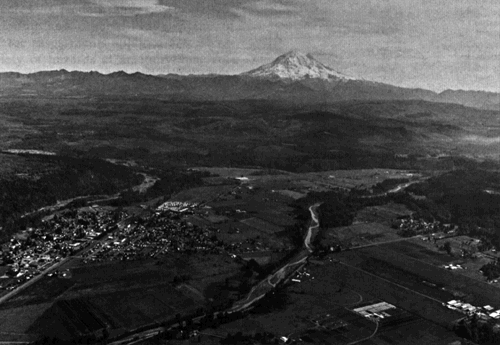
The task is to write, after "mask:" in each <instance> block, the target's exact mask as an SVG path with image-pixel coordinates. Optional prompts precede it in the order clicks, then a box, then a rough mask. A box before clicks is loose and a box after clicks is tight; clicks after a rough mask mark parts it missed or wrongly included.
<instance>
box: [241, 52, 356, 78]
mask: <svg viewBox="0 0 500 345" xmlns="http://www.w3.org/2000/svg"><path fill="white" fill-rule="evenodd" d="M242 75H245V76H251V77H258V78H280V79H291V80H301V79H307V78H316V79H326V80H339V79H340V80H352V79H355V78H353V77H349V76H347V75H345V74H342V73H339V72H337V71H334V70H333V69H331V68H330V67H327V66H325V65H324V64H322V63H321V62H319V61H318V60H316V59H315V58H314V57H313V56H312V55H311V54H307V55H306V54H303V53H300V52H298V51H290V52H288V53H286V54H283V55H280V56H278V57H277V58H276V59H275V60H274V61H273V62H271V63H269V64H266V65H263V66H260V67H258V68H256V69H253V70H251V71H248V72H245V73H243V74H242Z"/></svg>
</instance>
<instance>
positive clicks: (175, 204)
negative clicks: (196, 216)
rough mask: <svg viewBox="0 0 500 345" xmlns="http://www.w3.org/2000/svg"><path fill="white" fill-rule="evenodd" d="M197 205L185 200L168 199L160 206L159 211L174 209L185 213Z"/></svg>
mask: <svg viewBox="0 0 500 345" xmlns="http://www.w3.org/2000/svg"><path fill="white" fill-rule="evenodd" d="M196 206H198V204H193V203H190V202H185V201H167V202H165V203H163V204H161V205H160V206H158V211H173V212H180V213H184V212H187V211H189V210H192V209H193V208H195V207H196Z"/></svg>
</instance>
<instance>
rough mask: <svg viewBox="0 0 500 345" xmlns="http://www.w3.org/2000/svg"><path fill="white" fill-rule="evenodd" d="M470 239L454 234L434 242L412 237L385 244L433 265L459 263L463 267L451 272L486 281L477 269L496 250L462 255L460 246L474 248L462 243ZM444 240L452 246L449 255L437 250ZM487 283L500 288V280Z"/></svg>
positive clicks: (488, 260)
mask: <svg viewBox="0 0 500 345" xmlns="http://www.w3.org/2000/svg"><path fill="white" fill-rule="evenodd" d="M471 240H473V239H471V238H470V237H468V236H456V237H451V238H446V239H441V240H436V243H434V242H433V241H422V240H417V239H412V240H409V241H404V242H398V243H392V244H390V245H387V247H388V248H390V250H392V251H395V252H399V253H402V254H405V255H408V256H410V257H412V258H415V259H418V260H422V261H424V262H426V263H429V264H431V265H435V266H443V265H448V264H455V265H457V264H458V265H461V266H462V267H464V269H458V270H454V271H453V273H455V274H461V275H464V276H467V277H469V278H472V279H475V280H478V281H480V282H486V281H487V279H486V277H485V276H484V275H483V274H482V272H480V271H479V270H480V269H481V267H483V266H484V265H486V264H487V263H490V262H492V261H494V260H495V258H496V257H498V254H497V253H496V252H485V253H479V252H478V253H477V254H475V256H474V257H462V256H461V248H466V249H474V245H473V244H472V245H470V246H468V245H463V243H470V242H471ZM445 242H450V245H451V248H452V249H451V255H449V254H447V253H446V252H444V251H442V250H439V247H441V246H442V245H443V244H444V243H445ZM489 285H492V286H495V287H497V288H500V282H497V283H492V282H490V283H489Z"/></svg>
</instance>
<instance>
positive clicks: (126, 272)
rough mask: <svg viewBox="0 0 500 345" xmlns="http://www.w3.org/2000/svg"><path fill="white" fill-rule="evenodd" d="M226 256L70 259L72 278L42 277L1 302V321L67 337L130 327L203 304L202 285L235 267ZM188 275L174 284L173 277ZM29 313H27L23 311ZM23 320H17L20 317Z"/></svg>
mask: <svg viewBox="0 0 500 345" xmlns="http://www.w3.org/2000/svg"><path fill="white" fill-rule="evenodd" d="M240 267H241V265H240V264H239V263H237V262H236V261H235V260H233V259H231V258H230V257H229V256H222V255H212V254H206V255H203V254H201V255H196V254H193V255H191V256H189V257H185V256H180V255H177V256H176V255H170V256H165V257H163V258H159V259H157V260H143V261H130V262H127V261H123V262H108V263H102V264H95V265H88V264H87V265H78V264H76V265H75V263H73V264H71V265H68V267H62V269H70V270H71V278H69V279H63V278H55V277H44V278H43V279H41V280H40V281H39V282H37V283H35V284H33V285H32V286H30V287H28V288H27V289H25V290H23V291H22V292H21V293H20V294H18V295H17V296H15V297H14V298H12V299H11V300H9V301H7V302H6V303H4V304H2V306H1V308H0V325H2V328H1V329H3V325H5V329H9V330H10V331H11V332H16V331H18V332H20V333H23V332H28V333H31V334H35V333H36V334H53V333H50V332H51V331H54V332H58V333H57V334H61V335H62V336H66V337H67V338H71V337H73V336H78V335H81V334H84V333H86V332H91V331H95V330H98V329H99V328H102V327H103V325H108V326H109V327H111V329H114V330H120V329H123V330H130V329H134V328H137V327H140V326H142V325H145V324H149V323H154V322H162V321H165V320H168V319H171V318H173V317H175V315H176V314H177V313H181V314H186V313H190V312H191V311H193V310H194V309H197V308H198V307H200V306H203V305H205V303H206V296H207V288H208V287H209V286H211V285H213V284H216V283H218V282H221V281H222V282H224V280H225V279H226V278H228V277H230V276H233V275H234V274H235V273H237V272H239V270H240ZM176 275H187V277H188V280H187V281H186V282H185V284H184V285H181V286H179V287H178V288H176V287H174V286H173V285H172V281H173V278H174V276H176ZM28 314H29V315H28ZM21 319H22V320H21Z"/></svg>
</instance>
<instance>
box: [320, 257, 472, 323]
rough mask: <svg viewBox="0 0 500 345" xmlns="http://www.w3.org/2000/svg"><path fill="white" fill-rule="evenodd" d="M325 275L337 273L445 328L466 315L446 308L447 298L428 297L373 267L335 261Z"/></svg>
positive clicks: (359, 287) (354, 285)
mask: <svg viewBox="0 0 500 345" xmlns="http://www.w3.org/2000/svg"><path fill="white" fill-rule="evenodd" d="M343 260H345V259H343ZM325 274H332V275H334V276H335V277H336V278H337V279H339V280H342V281H344V283H345V284H346V286H347V287H349V288H350V289H353V290H355V291H364V292H367V293H368V292H369V293H370V294H372V295H374V296H375V297H376V298H379V299H382V300H384V301H386V302H388V303H391V304H393V305H395V306H397V307H399V308H402V309H404V310H406V311H408V312H410V313H412V314H417V315H419V316H420V317H422V318H425V319H427V320H430V321H432V322H434V323H437V324H439V325H441V326H443V327H448V326H449V325H450V323H452V322H454V321H455V320H457V319H459V318H460V317H462V314H460V313H458V312H454V311H452V310H449V309H447V308H445V307H443V306H442V305H441V303H442V302H443V301H441V300H438V299H436V296H426V295H425V294H424V291H415V290H412V289H411V288H409V287H406V286H404V285H403V284H398V283H397V279H396V278H397V277H394V280H393V281H389V280H388V279H385V278H383V277H380V276H378V275H376V274H377V272H374V271H373V270H372V271H370V272H367V271H364V270H362V269H360V268H357V267H355V266H351V265H350V264H346V263H343V262H332V264H330V265H328V272H325Z"/></svg>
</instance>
